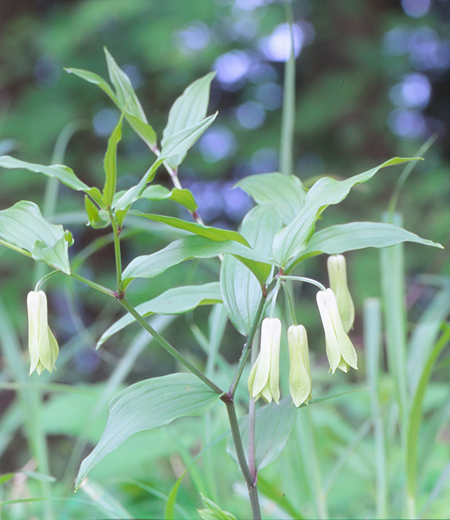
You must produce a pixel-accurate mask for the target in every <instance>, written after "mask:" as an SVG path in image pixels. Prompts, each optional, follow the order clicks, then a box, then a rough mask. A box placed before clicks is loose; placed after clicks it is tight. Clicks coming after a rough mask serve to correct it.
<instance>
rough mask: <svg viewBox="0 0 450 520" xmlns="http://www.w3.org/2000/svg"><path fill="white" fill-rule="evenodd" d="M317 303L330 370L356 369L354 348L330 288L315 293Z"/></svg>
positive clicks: (344, 370) (345, 370)
mask: <svg viewBox="0 0 450 520" xmlns="http://www.w3.org/2000/svg"><path fill="white" fill-rule="evenodd" d="M317 305H318V307H319V312H320V317H321V318H322V323H323V328H324V330H325V343H326V348H327V357H328V361H329V362H330V370H331V372H332V373H333V374H334V372H335V371H336V368H339V369H340V370H342V371H343V372H348V367H349V366H351V367H352V368H355V369H358V367H357V359H356V352H355V348H354V347H353V344H352V342H351V341H350V338H349V337H348V334H347V333H346V332H345V330H344V327H343V325H342V321H341V317H340V315H339V310H338V306H337V302H336V297H335V295H334V293H333V291H332V290H331V289H327V290H326V291H319V292H318V293H317Z"/></svg>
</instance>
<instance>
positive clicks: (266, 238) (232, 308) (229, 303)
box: [220, 205, 281, 336]
mask: <svg viewBox="0 0 450 520" xmlns="http://www.w3.org/2000/svg"><path fill="white" fill-rule="evenodd" d="M280 227H281V221H280V216H279V214H278V212H277V210H276V209H275V208H274V207H273V206H272V205H270V206H269V205H266V206H256V207H255V208H253V209H252V210H250V211H249V212H248V213H247V215H246V216H245V218H244V220H243V222H242V229H241V233H242V235H244V237H245V238H246V239H247V240H248V242H249V243H250V245H251V246H252V247H253V249H254V250H255V251H256V252H260V253H261V254H263V255H266V254H270V245H271V244H272V241H273V237H274V236H275V233H276V232H277V231H278V230H279V229H280ZM220 287H221V290H222V297H223V303H224V304H225V308H226V310H227V313H228V316H229V317H230V320H231V322H232V323H233V325H234V326H235V327H236V329H237V330H238V331H239V332H240V333H241V334H243V335H244V336H248V334H249V332H250V328H251V325H252V323H253V321H254V319H255V316H256V311H257V309H258V305H259V301H260V299H261V297H262V292H261V284H260V282H259V281H258V280H257V279H256V278H255V276H254V274H253V273H252V272H251V271H249V269H248V268H247V267H246V266H245V265H243V264H242V263H241V262H239V261H238V260H237V259H236V258H235V257H234V256H231V255H225V256H224V259H223V262H222V266H221V270H220Z"/></svg>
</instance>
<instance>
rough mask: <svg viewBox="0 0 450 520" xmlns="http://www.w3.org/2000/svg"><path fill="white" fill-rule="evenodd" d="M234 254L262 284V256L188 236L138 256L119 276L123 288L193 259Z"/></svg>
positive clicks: (247, 249) (236, 245) (229, 243)
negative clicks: (153, 251) (139, 279)
mask: <svg viewBox="0 0 450 520" xmlns="http://www.w3.org/2000/svg"><path fill="white" fill-rule="evenodd" d="M225 253H229V254H232V255H235V256H236V257H237V258H238V259H239V260H240V261H241V262H243V263H244V264H245V265H246V266H247V267H248V268H249V269H250V270H251V271H252V272H253V273H254V274H255V276H256V277H257V279H258V280H259V281H260V283H261V284H262V283H264V282H265V281H266V279H267V277H268V276H269V272H270V265H268V264H266V263H263V262H264V261H265V260H266V257H265V256H264V255H262V254H261V253H257V252H255V251H253V249H251V248H250V247H246V246H244V245H242V244H239V243H238V242H233V241H231V240H227V241H224V242H217V241H216V240H211V239H209V238H206V237H202V236H196V235H194V236H188V237H185V238H181V239H179V240H175V241H174V242H172V243H170V244H169V245H168V246H167V247H165V248H164V249H161V250H160V251H157V252H156V253H153V254H151V255H145V256H138V257H137V258H135V259H134V260H132V262H131V263H130V264H129V265H128V267H127V268H126V269H125V271H124V272H123V275H122V280H123V288H125V287H127V285H128V284H129V283H130V282H131V281H132V280H134V279H135V278H153V277H154V276H157V275H158V274H161V273H163V272H164V271H165V270H166V269H168V268H169V267H172V266H174V265H177V264H179V263H181V262H184V261H185V260H192V259H193V258H213V257H215V256H219V255H221V254H225Z"/></svg>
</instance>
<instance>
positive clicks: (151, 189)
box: [142, 184, 198, 212]
mask: <svg viewBox="0 0 450 520" xmlns="http://www.w3.org/2000/svg"><path fill="white" fill-rule="evenodd" d="M142 198H143V199H149V200H166V199H167V200H173V201H174V202H178V203H179V204H181V205H182V206H184V207H185V208H187V209H188V210H189V211H192V212H194V211H195V210H196V209H197V208H198V206H197V203H196V202H195V199H194V195H192V193H191V192H190V191H189V190H187V189H182V190H180V189H179V188H173V189H172V190H171V191H170V190H168V189H167V188H164V186H161V185H159V184H154V185H152V186H148V187H147V188H145V190H144V192H143V193H142Z"/></svg>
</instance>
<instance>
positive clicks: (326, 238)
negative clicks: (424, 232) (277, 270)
mask: <svg viewBox="0 0 450 520" xmlns="http://www.w3.org/2000/svg"><path fill="white" fill-rule="evenodd" d="M401 242H416V243H417V244H423V245H425V246H433V247H439V248H442V246H441V244H437V243H436V242H432V241H431V240H427V239H425V238H420V237H419V236H417V235H415V234H414V233H411V232H410V231H406V229H403V228H401V227H399V226H394V225H393V224H386V223H384V222H351V223H349V224H341V225H337V226H330V227H328V228H325V229H322V230H321V231H318V232H317V233H314V235H313V236H312V238H311V240H310V241H309V243H308V246H307V247H306V249H305V250H304V251H303V252H302V253H301V255H300V257H298V258H296V259H294V260H293V261H292V262H289V264H288V267H287V270H291V269H292V267H293V266H294V265H296V264H298V263H299V262H301V261H302V260H304V259H305V258H308V257H311V256H315V255H320V254H321V253H326V254H328V255H337V254H340V253H345V252H346V251H354V250H355V249H364V248H366V247H376V248H382V247H389V246H393V245H395V244H399V243H401Z"/></svg>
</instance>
